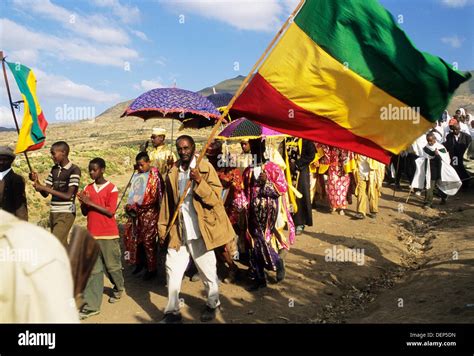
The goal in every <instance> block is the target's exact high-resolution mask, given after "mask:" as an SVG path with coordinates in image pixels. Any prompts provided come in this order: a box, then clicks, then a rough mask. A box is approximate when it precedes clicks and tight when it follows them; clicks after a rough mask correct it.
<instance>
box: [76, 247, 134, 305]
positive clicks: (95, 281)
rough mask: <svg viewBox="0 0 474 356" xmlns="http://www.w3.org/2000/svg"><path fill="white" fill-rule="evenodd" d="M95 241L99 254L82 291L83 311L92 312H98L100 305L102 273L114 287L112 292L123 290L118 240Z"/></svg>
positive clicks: (102, 287)
mask: <svg viewBox="0 0 474 356" xmlns="http://www.w3.org/2000/svg"><path fill="white" fill-rule="evenodd" d="M96 241H97V243H98V244H99V246H100V254H99V257H98V258H97V261H96V263H95V265H94V268H93V269H92V272H91V275H90V277H89V280H88V281H87V286H86V289H85V290H84V301H85V302H86V305H85V306H84V309H86V310H94V311H95V310H100V305H101V303H102V294H103V292H104V273H105V274H106V275H107V277H108V278H109V280H110V281H111V282H112V284H113V285H114V292H122V291H123V290H124V289H125V287H124V279H123V274H122V259H121V258H122V253H121V251H120V244H119V239H113V240H96Z"/></svg>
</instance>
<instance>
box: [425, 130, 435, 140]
mask: <svg viewBox="0 0 474 356" xmlns="http://www.w3.org/2000/svg"><path fill="white" fill-rule="evenodd" d="M428 137H434V138H435V139H436V136H435V133H434V131H430V132H428V133H427V134H426V138H428Z"/></svg>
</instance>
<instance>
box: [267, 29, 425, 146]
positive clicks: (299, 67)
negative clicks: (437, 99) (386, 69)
mask: <svg viewBox="0 0 474 356" xmlns="http://www.w3.org/2000/svg"><path fill="white" fill-rule="evenodd" d="M296 44H297V45H296ZM259 73H260V74H261V75H262V76H263V77H264V78H265V79H266V80H267V81H268V82H269V83H270V84H271V85H272V86H273V87H274V88H275V89H276V90H278V91H279V92H280V93H281V94H282V95H284V96H285V97H287V98H288V99H289V100H291V101H292V102H293V103H295V104H296V105H298V106H300V107H301V108H303V109H305V110H307V111H309V112H312V113H314V114H317V115H319V116H323V117H326V118H328V119H330V120H332V121H334V122H335V123H337V124H338V125H340V126H341V127H344V128H346V129H349V130H350V131H352V132H353V133H354V134H355V135H357V136H361V137H364V138H366V139H369V140H371V141H373V142H375V143H376V144H378V145H380V146H381V147H383V148H385V149H387V150H389V151H391V152H394V153H399V152H400V151H402V150H404V149H405V148H406V144H405V143H406V142H409V141H414V140H415V139H416V138H417V137H418V136H419V132H420V130H416V131H415V130H413V128H414V125H422V127H423V128H424V130H428V129H429V128H430V127H432V125H433V124H432V123H431V122H429V121H428V120H426V119H425V118H423V117H422V116H421V114H419V111H418V115H416V114H417V113H416V111H414V110H412V109H411V108H409V107H408V106H407V105H406V104H404V103H402V102H401V101H399V100H398V99H396V98H394V97H393V96H391V95H389V94H388V93H386V92H384V91H383V90H381V89H380V88H378V87H377V86H375V85H374V84H373V83H371V82H370V81H368V80H366V79H364V78H362V77H361V76H360V75H358V74H356V73H355V72H353V71H352V70H351V69H350V63H346V66H344V64H343V63H340V62H339V61H337V60H336V59H334V58H333V57H332V56H330V55H329V54H328V53H327V52H326V51H324V50H323V49H322V48H321V47H319V46H318V45H317V44H316V43H315V42H314V41H313V40H312V39H311V38H310V37H308V35H306V33H305V32H303V31H302V30H301V29H300V28H299V27H298V26H297V25H296V24H295V23H293V24H292V25H291V26H290V27H289V28H288V30H287V32H286V33H285V34H284V35H283V37H282V38H281V40H280V41H279V42H278V44H277V45H276V46H275V48H274V49H273V51H272V53H271V55H270V56H269V57H268V58H267V59H266V61H265V62H264V63H263V65H262V67H261V68H260V69H259ZM407 90H409V88H407ZM381 109H382V110H381ZM384 113H385V115H386V116H383V114H384ZM397 113H398V117H399V118H400V117H402V115H405V117H408V116H410V117H411V120H407V119H405V120H400V119H395V118H396V116H395V115H396V114H397ZM384 117H385V118H387V119H384V120H382V118H384ZM381 132H383V134H381ZM410 136H412V137H410ZM400 137H405V138H407V139H406V140H400Z"/></svg>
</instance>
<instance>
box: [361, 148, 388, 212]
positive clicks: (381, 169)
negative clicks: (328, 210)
mask: <svg viewBox="0 0 474 356" xmlns="http://www.w3.org/2000/svg"><path fill="white" fill-rule="evenodd" d="M363 157H364V156H361V155H358V154H356V155H355V160H356V162H357V165H356V167H357V169H356V170H355V171H354V179H355V182H356V191H355V195H356V196H357V212H359V213H362V214H364V215H365V213H366V209H367V199H368V200H369V209H370V212H371V213H376V212H378V200H379V196H380V195H381V189H382V182H383V178H384V175H385V165H384V164H383V163H380V162H378V161H376V160H374V159H372V158H367V163H368V164H369V169H370V172H369V176H368V179H367V180H364V178H363V177H362V176H361V174H360V172H359V165H360V164H361V161H362V158H363Z"/></svg>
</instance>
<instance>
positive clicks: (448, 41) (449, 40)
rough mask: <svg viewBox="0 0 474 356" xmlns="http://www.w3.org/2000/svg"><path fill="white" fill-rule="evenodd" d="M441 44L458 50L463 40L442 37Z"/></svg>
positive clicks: (456, 37)
mask: <svg viewBox="0 0 474 356" xmlns="http://www.w3.org/2000/svg"><path fill="white" fill-rule="evenodd" d="M441 42H443V43H445V44H448V45H450V46H451V47H453V48H460V47H461V46H462V43H463V42H464V38H459V37H458V36H457V35H454V36H451V37H442V38H441Z"/></svg>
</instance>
